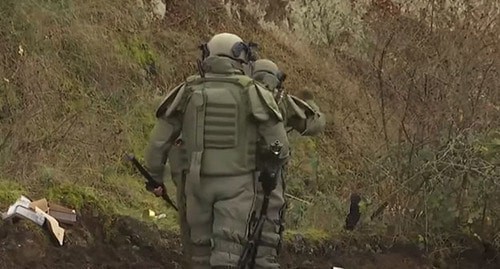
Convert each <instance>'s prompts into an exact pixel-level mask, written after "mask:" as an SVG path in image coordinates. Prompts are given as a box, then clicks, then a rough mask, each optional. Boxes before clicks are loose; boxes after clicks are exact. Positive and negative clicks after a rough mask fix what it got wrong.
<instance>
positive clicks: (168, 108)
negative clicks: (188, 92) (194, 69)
mask: <svg viewBox="0 0 500 269" xmlns="http://www.w3.org/2000/svg"><path fill="white" fill-rule="evenodd" d="M184 85H185V83H181V84H179V85H177V87H175V88H174V89H173V90H171V91H170V92H169V93H168V94H167V97H165V98H164V99H163V101H162V102H161V104H160V106H159V107H158V109H157V110H156V117H157V118H160V117H162V116H168V115H170V114H171V113H172V111H174V110H175V108H176V107H177V106H178V105H179V103H180V102H181V99H182V95H183V94H184V89H185V87H184Z"/></svg>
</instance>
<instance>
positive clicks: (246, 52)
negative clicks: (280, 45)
mask: <svg viewBox="0 0 500 269" xmlns="http://www.w3.org/2000/svg"><path fill="white" fill-rule="evenodd" d="M256 47H257V44H255V43H252V42H250V43H245V42H243V40H242V39H241V38H240V37H239V36H237V35H235V34H231V33H220V34H216V35H214V36H213V37H212V38H211V39H210V41H208V43H205V44H202V45H201V46H200V49H201V50H202V58H203V59H205V58H207V57H209V56H225V57H229V58H231V59H233V60H236V61H239V62H243V63H248V62H250V61H255V57H256V56H255V53H254V52H253V49H254V48H256Z"/></svg>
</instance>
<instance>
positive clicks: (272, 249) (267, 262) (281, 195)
mask: <svg viewBox="0 0 500 269" xmlns="http://www.w3.org/2000/svg"><path fill="white" fill-rule="evenodd" d="M284 170H285V169H283V170H282V173H281V177H280V178H279V179H278V182H277V185H276V188H275V189H274V190H273V191H272V192H271V195H270V197H269V206H268V209H267V217H266V221H265V222H264V226H263V229H262V237H261V241H260V244H259V248H258V250H257V255H256V259H255V268H266V269H268V268H280V265H279V261H278V253H279V249H280V248H281V242H282V233H283V230H284V213H285V209H286V201H285V180H284V178H285V171H284ZM256 189H257V197H256V201H255V218H254V221H257V219H258V217H259V216H260V209H261V206H262V201H263V199H264V193H263V191H262V185H261V184H258V185H257V188H256Z"/></svg>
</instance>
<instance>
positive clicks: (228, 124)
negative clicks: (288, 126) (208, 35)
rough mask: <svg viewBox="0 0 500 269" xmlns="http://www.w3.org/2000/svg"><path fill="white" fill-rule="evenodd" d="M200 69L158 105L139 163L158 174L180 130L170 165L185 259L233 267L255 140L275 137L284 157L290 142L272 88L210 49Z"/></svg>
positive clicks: (249, 200)
mask: <svg viewBox="0 0 500 269" xmlns="http://www.w3.org/2000/svg"><path fill="white" fill-rule="evenodd" d="M203 69H204V70H205V72H206V74H205V77H204V78H203V77H200V76H192V77H190V78H188V79H187V80H186V82H185V83H183V84H181V85H179V86H178V87H177V88H175V89H174V90H172V91H171V93H170V94H169V95H168V96H167V97H166V98H165V100H164V102H163V103H162V105H161V106H160V107H159V109H158V111H157V117H158V120H157V123H156V125H155V127H154V129H153V131H152V133H151V135H150V139H149V143H148V146H147V148H146V153H145V161H146V162H145V164H146V168H147V169H148V170H149V171H150V173H151V175H152V176H153V177H154V178H155V180H157V181H161V180H162V179H163V172H164V166H165V162H166V160H167V158H168V156H169V152H170V151H171V149H172V148H173V147H172V146H173V145H174V142H175V141H176V140H177V138H178V137H179V136H180V134H182V143H177V146H175V147H174V150H175V151H177V154H178V155H176V158H171V159H170V166H171V167H170V168H171V171H172V173H174V171H177V170H178V169H177V167H179V166H180V167H181V169H182V173H181V178H180V181H178V180H176V179H174V181H177V182H178V183H181V184H178V186H179V188H178V190H179V192H181V193H182V192H183V193H184V196H185V216H186V222H187V224H188V227H189V231H188V232H187V233H189V237H190V241H191V244H190V247H189V248H190V250H189V251H190V252H191V266H192V268H195V269H197V268H214V267H215V268H233V267H236V265H237V262H238V260H239V257H240V255H241V252H242V251H243V248H244V245H245V243H246V241H247V236H248V233H249V229H250V226H249V222H250V221H251V214H252V212H253V210H254V202H255V187H256V186H255V185H256V180H255V176H256V173H257V172H256V171H257V167H256V163H257V156H256V152H258V150H257V145H270V144H271V143H273V142H274V141H276V140H279V141H280V142H281V143H282V144H283V149H282V152H281V156H280V157H282V158H283V160H284V161H285V160H286V159H287V157H288V154H289V153H288V147H289V145H288V139H287V135H286V130H285V127H284V124H283V122H282V120H283V118H282V116H281V113H280V111H279V108H278V106H277V104H276V102H275V100H274V98H273V95H272V94H271V93H270V92H269V91H267V90H266V89H264V88H263V87H262V86H258V85H257V84H256V83H255V82H254V81H253V80H252V79H251V78H250V77H248V76H245V75H243V71H242V68H241V65H240V64H238V63H237V62H235V61H233V60H231V59H229V58H225V57H217V56H215V57H209V58H207V59H205V60H204V62H203ZM183 160H185V161H183ZM176 162H177V164H175V163H176ZM182 182H184V187H182V185H183V184H182ZM182 189H183V191H182ZM180 196H182V195H180Z"/></svg>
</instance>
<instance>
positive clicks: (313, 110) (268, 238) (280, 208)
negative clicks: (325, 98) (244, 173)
mask: <svg viewBox="0 0 500 269" xmlns="http://www.w3.org/2000/svg"><path fill="white" fill-rule="evenodd" d="M254 79H255V80H257V81H258V82H260V83H262V84H263V85H264V86H265V87H266V88H267V89H268V90H269V91H270V92H275V91H276V86H277V85H278V79H277V78H276V77H275V76H273V75H272V74H268V73H260V74H256V75H255V76H254ZM278 105H279V108H280V111H281V113H282V115H283V119H284V124H285V126H286V127H287V128H291V129H293V130H295V131H297V132H299V133H300V134H302V135H304V136H315V135H319V134H320V133H321V132H322V131H323V130H324V129H325V125H326V121H325V116H324V114H323V113H321V112H320V111H319V107H318V106H317V105H316V103H315V102H314V101H313V100H312V98H311V99H307V100H305V101H304V100H301V99H299V98H297V97H295V96H292V95H288V94H286V95H284V96H283V97H281V98H279V103H278ZM285 170H286V169H285V168H283V172H282V174H281V175H282V177H281V178H280V180H279V181H278V185H277V187H276V189H275V190H274V191H273V192H272V193H271V195H270V198H269V207H268V211H267V221H266V223H265V226H264V228H263V231H262V237H261V239H262V242H261V245H260V246H259V249H258V253H257V258H256V267H257V268H280V265H279V263H278V252H279V249H280V247H281V242H282V233H283V230H284V213H285V210H286V202H285V179H286V171H285ZM257 193H258V195H257V199H256V204H255V208H256V214H255V215H256V216H257V217H258V216H259V210H260V207H261V203H262V200H263V198H264V194H263V192H262V188H261V186H257Z"/></svg>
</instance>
